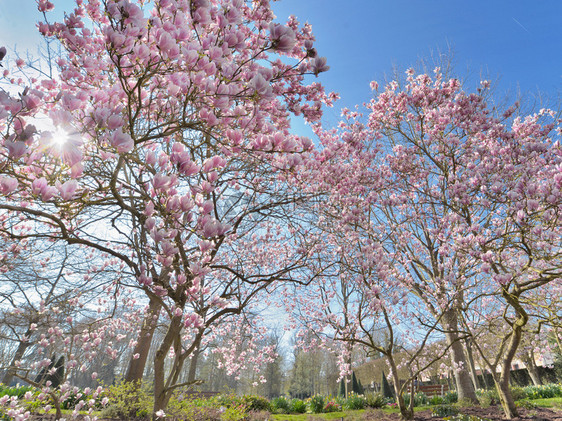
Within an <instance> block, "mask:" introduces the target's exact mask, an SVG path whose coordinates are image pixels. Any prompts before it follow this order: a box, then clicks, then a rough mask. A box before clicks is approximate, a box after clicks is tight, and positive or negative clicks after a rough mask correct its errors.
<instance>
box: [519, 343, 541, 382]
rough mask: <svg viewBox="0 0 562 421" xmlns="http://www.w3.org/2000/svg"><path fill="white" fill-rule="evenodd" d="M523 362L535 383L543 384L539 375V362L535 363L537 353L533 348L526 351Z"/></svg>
mask: <svg viewBox="0 0 562 421" xmlns="http://www.w3.org/2000/svg"><path fill="white" fill-rule="evenodd" d="M523 362H524V363H525V366H526V367H527V372H528V373H529V376H530V377H531V380H532V381H533V385H535V386H541V385H542V381H541V377H540V375H539V370H538V369H537V364H536V363H535V355H534V353H533V350H529V351H527V352H525V355H524V357H523Z"/></svg>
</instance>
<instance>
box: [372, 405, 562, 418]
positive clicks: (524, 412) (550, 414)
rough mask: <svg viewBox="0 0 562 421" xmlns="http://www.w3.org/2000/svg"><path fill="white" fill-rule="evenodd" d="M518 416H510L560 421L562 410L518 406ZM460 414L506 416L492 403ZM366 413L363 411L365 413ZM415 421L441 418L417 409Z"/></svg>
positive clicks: (380, 414) (374, 414) (379, 413)
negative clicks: (486, 406)
mask: <svg viewBox="0 0 562 421" xmlns="http://www.w3.org/2000/svg"><path fill="white" fill-rule="evenodd" d="M518 411H519V417H517V418H512V421H523V420H533V421H562V412H560V411H557V410H553V409H549V408H533V409H523V408H518ZM460 412H461V414H465V415H476V416H478V417H480V418H484V419H485V420H491V421H504V420H505V419H506V418H505V416H504V413H503V411H502V409H501V406H496V405H492V406H489V407H488V408H479V407H468V408H462V409H461V410H460ZM366 414H367V413H365V415H366ZM364 419H365V421H399V420H401V417H400V414H388V413H384V412H382V411H376V412H375V411H372V412H369V415H368V416H365V417H364ZM414 420H415V421H439V420H443V418H440V417H432V416H431V410H425V411H419V412H415V413H414Z"/></svg>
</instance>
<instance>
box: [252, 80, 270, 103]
mask: <svg viewBox="0 0 562 421" xmlns="http://www.w3.org/2000/svg"><path fill="white" fill-rule="evenodd" d="M250 87H251V88H253V89H254V91H255V92H256V94H258V95H259V96H261V97H264V98H267V97H270V96H271V95H272V94H273V89H272V88H271V85H270V84H269V82H268V81H267V80H265V78H264V77H263V76H262V75H260V74H257V75H255V76H254V78H253V79H252V80H251V81H250Z"/></svg>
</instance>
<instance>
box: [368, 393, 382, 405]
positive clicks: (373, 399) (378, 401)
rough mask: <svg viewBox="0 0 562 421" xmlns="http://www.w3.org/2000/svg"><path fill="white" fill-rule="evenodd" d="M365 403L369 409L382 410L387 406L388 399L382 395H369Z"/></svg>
mask: <svg viewBox="0 0 562 421" xmlns="http://www.w3.org/2000/svg"><path fill="white" fill-rule="evenodd" d="M365 401H366V403H367V406H368V407H369V408H382V407H384V406H385V405H386V402H387V399H386V398H385V397H384V396H383V395H382V393H368V394H366V395H365Z"/></svg>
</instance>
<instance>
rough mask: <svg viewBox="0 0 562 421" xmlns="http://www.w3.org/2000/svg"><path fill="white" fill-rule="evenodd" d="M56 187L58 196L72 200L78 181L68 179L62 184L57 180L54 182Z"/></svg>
mask: <svg viewBox="0 0 562 421" xmlns="http://www.w3.org/2000/svg"><path fill="white" fill-rule="evenodd" d="M55 185H56V187H57V189H58V191H59V193H60V197H61V198H62V199H63V200H67V201H68V200H72V198H73V197H74V193H76V189H77V188H78V183H77V182H76V180H69V181H67V182H66V183H64V184H60V183H59V182H58V181H57V182H56V184H55Z"/></svg>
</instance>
